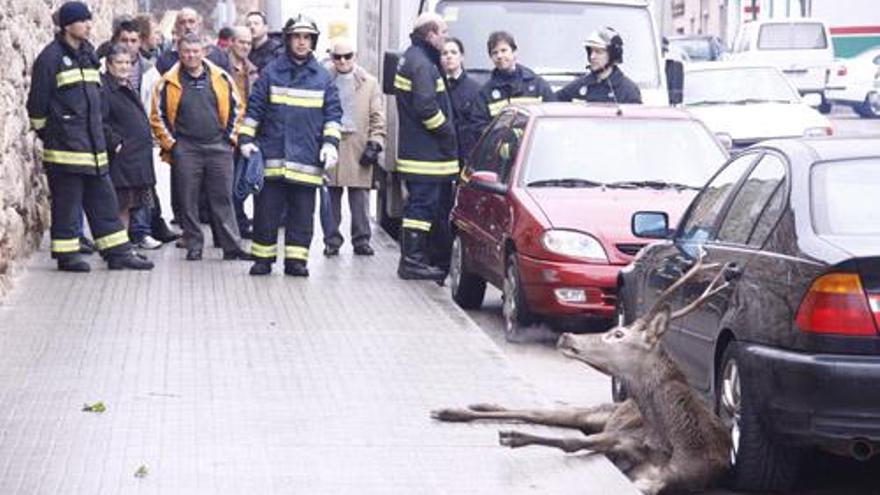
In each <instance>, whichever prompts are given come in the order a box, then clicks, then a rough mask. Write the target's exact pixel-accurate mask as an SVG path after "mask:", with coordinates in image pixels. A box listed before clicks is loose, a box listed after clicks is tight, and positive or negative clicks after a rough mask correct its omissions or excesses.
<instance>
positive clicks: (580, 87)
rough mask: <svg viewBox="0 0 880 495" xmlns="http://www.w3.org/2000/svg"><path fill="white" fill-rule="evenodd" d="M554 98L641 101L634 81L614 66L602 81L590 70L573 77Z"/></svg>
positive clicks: (613, 101) (616, 101)
mask: <svg viewBox="0 0 880 495" xmlns="http://www.w3.org/2000/svg"><path fill="white" fill-rule="evenodd" d="M556 99H557V100H559V101H583V102H592V103H641V102H642V93H641V92H640V91H639V87H638V86H637V85H636V83H634V82H632V80H630V78H628V77H626V76H625V75H624V74H623V71H622V70H620V69H619V68H618V67H617V66H614V69H612V71H611V75H610V76H608V77H607V78H605V79H604V80H602V81H599V80H598V78H597V77H596V75H595V74H593V73H592V72H588V73H587V74H586V75H583V76H581V77H579V78H577V79H575V80H574V81H572V82H570V83H568V84H567V85H566V86H565V87H564V88H562V89H560V90H559V91H557V92H556Z"/></svg>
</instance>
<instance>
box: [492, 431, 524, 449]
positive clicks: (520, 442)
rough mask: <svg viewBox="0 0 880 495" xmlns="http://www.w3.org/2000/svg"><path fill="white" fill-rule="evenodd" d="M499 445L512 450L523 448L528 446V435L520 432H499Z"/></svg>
mask: <svg viewBox="0 0 880 495" xmlns="http://www.w3.org/2000/svg"><path fill="white" fill-rule="evenodd" d="M498 443H500V444H501V445H503V446H505V447H510V448H512V449H515V448H517V447H523V446H525V445H527V444H528V442H527V438H526V435H525V434H524V433H520V432H518V431H499V432H498Z"/></svg>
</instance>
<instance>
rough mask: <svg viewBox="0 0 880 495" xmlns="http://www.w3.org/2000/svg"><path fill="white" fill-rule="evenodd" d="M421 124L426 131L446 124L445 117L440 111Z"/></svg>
mask: <svg viewBox="0 0 880 495" xmlns="http://www.w3.org/2000/svg"><path fill="white" fill-rule="evenodd" d="M422 123H423V124H425V128H426V129H428V130H429V131H433V130H434V129H436V128H438V127H440V126H441V125H443V124H445V123H446V116H445V115H443V112H442V111H440V110H437V113H435V114H434V116H433V117H431V118H430V119H425V120H423V121H422Z"/></svg>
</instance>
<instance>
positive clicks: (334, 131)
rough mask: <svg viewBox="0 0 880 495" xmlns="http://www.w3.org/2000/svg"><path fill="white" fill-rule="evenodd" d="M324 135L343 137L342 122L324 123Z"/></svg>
mask: <svg viewBox="0 0 880 495" xmlns="http://www.w3.org/2000/svg"><path fill="white" fill-rule="evenodd" d="M324 136H325V137H327V136H330V137H335V138H336V139H342V124H340V123H338V122H327V123H326V124H324Z"/></svg>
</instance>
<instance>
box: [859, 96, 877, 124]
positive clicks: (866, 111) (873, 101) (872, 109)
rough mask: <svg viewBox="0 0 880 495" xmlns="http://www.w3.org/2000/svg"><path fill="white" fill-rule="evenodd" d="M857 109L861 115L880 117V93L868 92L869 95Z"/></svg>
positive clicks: (873, 117)
mask: <svg viewBox="0 0 880 495" xmlns="http://www.w3.org/2000/svg"><path fill="white" fill-rule="evenodd" d="M855 110H856V113H857V114H859V116H860V117H865V118H867V119H876V118H878V117H880V95H878V94H877V93H870V94H868V96H866V97H865V101H863V102H862V103H861V104H860V105H859V106H858V107H856V108H855Z"/></svg>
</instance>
